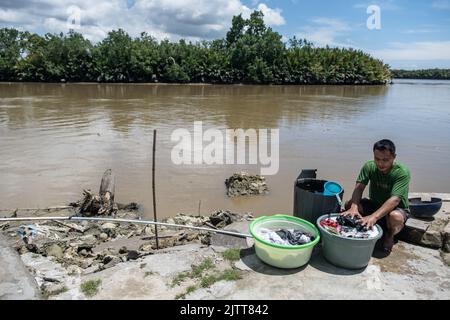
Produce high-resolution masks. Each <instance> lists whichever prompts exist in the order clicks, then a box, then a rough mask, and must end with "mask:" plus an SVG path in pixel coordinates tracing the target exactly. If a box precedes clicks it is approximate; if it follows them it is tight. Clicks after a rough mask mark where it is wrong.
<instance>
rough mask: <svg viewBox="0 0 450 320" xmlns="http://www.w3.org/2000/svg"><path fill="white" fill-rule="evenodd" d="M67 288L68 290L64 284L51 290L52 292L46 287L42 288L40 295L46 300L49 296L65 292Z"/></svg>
mask: <svg viewBox="0 0 450 320" xmlns="http://www.w3.org/2000/svg"><path fill="white" fill-rule="evenodd" d="M67 290H69V289H67V287H66V286H64V287H61V288H60V289H58V290H55V291H52V292H49V291H47V290H46V289H44V290H42V291H41V295H42V298H43V299H45V300H47V299H48V298H50V297H51V296H57V295H58V294H61V293H64V292H66V291H67Z"/></svg>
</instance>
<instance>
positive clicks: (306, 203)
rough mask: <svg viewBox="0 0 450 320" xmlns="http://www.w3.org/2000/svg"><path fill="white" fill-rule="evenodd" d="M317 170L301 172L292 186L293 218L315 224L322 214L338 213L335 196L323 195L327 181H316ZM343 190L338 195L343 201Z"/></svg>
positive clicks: (338, 208) (338, 206) (337, 203)
mask: <svg viewBox="0 0 450 320" xmlns="http://www.w3.org/2000/svg"><path fill="white" fill-rule="evenodd" d="M316 172H317V169H312V170H302V172H301V173H300V175H299V176H298V178H297V179H296V181H295V184H294V216H295V217H298V218H301V219H305V220H307V221H309V222H311V223H314V224H315V223H316V221H317V218H319V217H320V216H322V215H324V214H329V213H336V212H339V211H340V205H339V202H338V200H337V198H336V196H329V195H324V194H323V192H324V185H325V183H326V182H328V181H327V180H320V179H316ZM343 196H344V190H342V192H341V193H340V198H341V199H343Z"/></svg>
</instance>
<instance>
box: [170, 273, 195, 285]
mask: <svg viewBox="0 0 450 320" xmlns="http://www.w3.org/2000/svg"><path fill="white" fill-rule="evenodd" d="M190 274H191V273H190V272H188V271H186V272H181V273H179V274H177V275H176V276H175V278H173V280H172V287H174V286H178V285H179V284H180V283H181V282H183V281H184V280H186V279H187V278H190Z"/></svg>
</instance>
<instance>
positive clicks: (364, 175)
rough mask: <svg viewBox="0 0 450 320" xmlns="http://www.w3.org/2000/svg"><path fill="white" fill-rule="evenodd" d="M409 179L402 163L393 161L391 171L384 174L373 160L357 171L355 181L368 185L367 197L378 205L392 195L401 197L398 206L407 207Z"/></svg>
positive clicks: (406, 169) (406, 168) (407, 171)
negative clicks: (357, 174)
mask: <svg viewBox="0 0 450 320" xmlns="http://www.w3.org/2000/svg"><path fill="white" fill-rule="evenodd" d="M410 179H411V176H410V173H409V169H408V167H406V166H405V165H404V164H401V163H399V162H394V166H393V167H392V169H391V171H389V172H388V173H386V174H384V173H382V172H381V171H380V170H378V168H377V165H376V164H375V161H374V160H371V161H367V162H366V163H365V164H364V166H363V167H362V169H361V172H360V173H359V176H358V179H357V182H361V183H363V184H365V185H368V184H369V182H370V186H369V197H370V199H371V200H373V201H374V202H375V203H376V204H377V205H379V206H380V207H381V206H382V205H383V204H384V203H385V202H386V200H388V199H389V198H390V197H392V196H397V197H399V198H400V199H401V202H400V204H399V208H402V209H409V202H408V192H409V181H410Z"/></svg>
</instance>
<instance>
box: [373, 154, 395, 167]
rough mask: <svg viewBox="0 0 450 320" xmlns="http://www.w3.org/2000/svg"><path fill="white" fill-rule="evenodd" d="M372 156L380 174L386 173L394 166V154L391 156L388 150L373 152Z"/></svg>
mask: <svg viewBox="0 0 450 320" xmlns="http://www.w3.org/2000/svg"><path fill="white" fill-rule="evenodd" d="M373 155H374V158H375V163H376V165H377V168H378V170H380V171H381V172H382V173H388V172H389V171H390V170H391V168H392V166H393V165H394V160H395V154H392V153H391V152H390V151H389V150H382V151H380V150H375V151H374V152H373Z"/></svg>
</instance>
